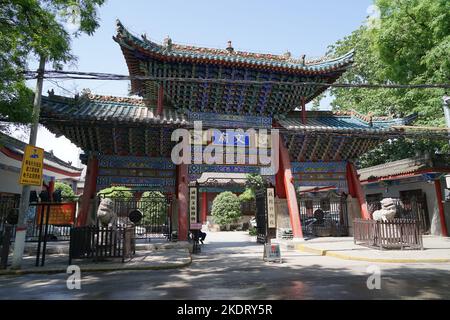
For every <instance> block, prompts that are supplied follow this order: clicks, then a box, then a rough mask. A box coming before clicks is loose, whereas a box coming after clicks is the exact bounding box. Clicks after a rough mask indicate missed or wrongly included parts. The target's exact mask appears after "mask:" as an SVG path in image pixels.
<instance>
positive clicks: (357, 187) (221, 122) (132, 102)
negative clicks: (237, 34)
mask: <svg viewBox="0 0 450 320" xmlns="http://www.w3.org/2000/svg"><path fill="white" fill-rule="evenodd" d="M114 40H115V41H116V42H117V43H118V44H119V46H120V48H121V50H122V52H123V55H124V57H125V61H126V63H127V65H128V69H129V73H130V76H131V78H132V80H131V91H132V93H133V94H134V95H137V96H140V97H141V98H121V97H111V96H98V95H93V94H91V93H90V92H85V94H83V95H81V96H79V97H75V98H68V97H60V96H56V95H53V94H49V96H47V97H44V98H43V101H42V117H41V121H42V123H43V124H44V125H45V126H46V127H47V128H48V129H49V130H51V131H52V132H54V133H55V134H57V135H64V136H66V137H67V138H68V139H70V140H71V141H72V142H73V143H74V144H76V145H77V146H78V147H80V148H82V149H83V150H84V152H85V155H86V163H87V166H88V169H87V176H86V184H85V188H84V194H83V199H82V206H81V209H80V212H79V218H78V224H79V225H84V224H87V223H89V222H90V217H91V215H90V213H89V212H91V211H92V208H90V203H92V201H91V200H92V199H93V198H94V196H95V195H96V192H97V191H98V190H100V189H102V188H105V187H109V186H112V185H125V186H129V187H133V188H141V190H143V191H144V190H158V191H161V192H164V193H165V194H167V195H171V196H172V197H174V198H176V203H177V205H176V206H174V208H176V209H174V210H173V212H172V219H173V220H174V221H177V223H176V225H177V226H176V227H175V228H176V229H177V230H178V239H180V240H186V239H187V235H188V229H189V219H188V215H189V185H191V184H192V183H197V185H198V186H199V187H200V189H199V198H200V203H201V205H200V208H201V209H200V210H199V212H200V217H199V219H200V220H201V221H200V222H204V221H205V220H206V216H207V214H208V201H209V199H210V197H208V193H210V192H217V191H218V189H221V188H222V189H223V188H227V187H226V186H224V185H221V184H220V183H217V182H218V181H220V179H222V180H224V181H225V180H228V181H230V180H238V179H239V177H241V176H242V175H244V176H245V174H248V173H257V174H261V175H262V176H263V177H265V178H266V179H267V181H269V182H271V183H272V185H273V186H274V188H275V193H276V196H277V203H278V204H279V203H283V202H284V204H285V206H284V207H285V208H286V207H287V209H286V211H287V212H288V214H287V213H286V217H288V219H285V220H286V221H287V225H286V226H287V227H290V228H291V229H292V232H293V236H294V237H295V238H301V237H303V234H302V226H301V221H302V219H301V214H300V212H299V207H300V209H301V208H302V206H301V205H300V206H299V204H300V202H301V197H302V194H304V192H306V191H308V190H331V189H333V190H335V191H337V193H342V192H344V193H345V194H349V195H350V196H351V197H353V198H354V199H355V202H356V203H358V207H359V209H360V213H361V215H362V216H363V217H365V218H368V217H369V212H368V210H367V205H366V201H365V197H364V193H363V191H362V188H361V184H360V182H359V179H358V177H357V173H356V170H355V166H354V164H353V160H354V159H356V158H357V157H358V156H360V155H361V154H363V153H365V152H367V151H368V150H370V149H371V148H374V147H375V146H376V145H378V144H379V143H381V142H382V141H384V140H386V139H387V138H388V137H390V136H391V135H392V134H399V132H401V129H398V128H394V127H393V126H394V125H402V124H407V123H409V122H410V121H412V120H413V118H414V117H407V118H404V119H392V118H385V117H384V118H376V117H368V116H364V115H360V114H358V113H356V112H348V113H344V112H341V113H334V112H329V111H306V109H305V105H306V103H308V102H310V101H311V100H312V99H314V98H315V97H317V96H318V95H319V94H321V93H322V92H323V91H324V90H326V88H327V85H329V84H332V83H333V82H335V81H336V80H337V79H338V78H339V77H340V76H341V75H342V74H343V73H344V72H345V71H346V70H347V69H348V68H349V67H350V66H351V64H352V57H353V53H352V52H349V53H348V54H346V55H344V56H342V57H338V58H333V59H326V58H324V59H319V60H316V61H307V60H305V58H304V57H302V58H300V59H295V58H293V57H292V56H291V54H290V53H286V54H284V55H272V54H257V53H250V52H241V51H236V50H235V49H234V48H233V47H232V44H231V42H229V43H228V47H227V48H226V49H209V48H201V47H193V46H183V45H178V44H175V43H172V41H171V39H169V38H167V39H166V40H165V41H164V43H163V44H162V45H161V44H157V43H154V42H152V41H150V40H148V39H147V38H146V36H145V35H144V36H142V37H141V38H138V37H136V36H134V35H132V34H131V33H129V32H128V31H127V30H126V29H125V28H124V27H123V25H122V24H121V23H120V22H118V24H117V34H116V36H115V37H114ZM317 83H320V84H322V85H317ZM196 120H201V121H202V125H203V129H204V130H206V129H209V128H216V129H218V130H219V132H224V131H223V130H225V129H227V128H241V129H243V130H247V129H249V128H253V129H256V130H257V129H274V128H276V129H278V130H279V132H280V135H279V140H278V142H279V144H280V148H279V150H278V151H276V153H277V154H275V155H274V156H275V157H276V158H277V159H279V160H280V161H279V162H280V170H278V171H276V170H271V168H270V167H268V166H267V165H265V164H261V163H256V164H248V163H246V164H240V163H237V162H236V163H232V164H230V163H227V164H221V165H216V164H206V163H203V162H202V163H194V164H186V163H182V164H179V165H176V164H174V163H173V162H172V160H171V151H172V149H173V147H174V146H175V144H176V142H174V141H171V135H172V132H173V131H174V130H175V129H177V128H186V129H192V128H193V126H194V121H196ZM222 138H223V136H222ZM217 139H219V138H217V137H216V136H215V134H213V135H212V137H206V138H201V139H200V140H201V142H200V146H199V148H197V149H195V148H193V151H194V155H193V157H195V155H196V153H199V152H201V151H202V150H204V148H206V147H207V146H208V145H210V144H211V143H216V142H218V140H217ZM260 140H261V139H254V137H246V138H245V139H244V140H243V141H244V143H243V144H242V145H239V144H237V145H236V143H233V142H231V143H230V144H228V143H226V142H225V144H224V146H225V151H224V152H225V153H227V152H229V151H227V148H229V147H230V146H231V148H232V150H231V151H232V152H236V150H237V153H239V152H241V153H242V154H244V155H245V156H244V157H245V158H246V159H248V158H249V151H246V150H248V148H246V147H249V146H251V145H254V146H258V147H265V148H267V149H271V144H270V143H269V144H268V145H266V146H264V142H261V141H260ZM272 140H273V139H272ZM233 141H234V140H233ZM234 142H235V141H234ZM272 142H273V141H272ZM197 147H198V146H197ZM273 150H275V149H273ZM214 182H215V183H214ZM280 199H281V200H280ZM283 199H285V200H283ZM91 207H92V206H91ZM282 207H283V206H282V205H281V206H277V210H278V211H279V208H282ZM277 214H278V215H280V216H281V215H282V213H281V212H277ZM277 226H278V227H281V226H280V225H277Z"/></svg>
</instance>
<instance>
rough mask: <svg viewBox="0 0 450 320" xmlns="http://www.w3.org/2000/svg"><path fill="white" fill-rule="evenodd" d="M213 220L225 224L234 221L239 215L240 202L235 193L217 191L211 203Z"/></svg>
mask: <svg viewBox="0 0 450 320" xmlns="http://www.w3.org/2000/svg"><path fill="white" fill-rule="evenodd" d="M211 214H212V216H213V217H214V221H215V222H216V223H217V224H219V225H221V226H225V225H227V224H230V223H234V222H236V221H237V220H238V219H239V218H240V217H241V202H240V201H239V198H238V196H237V195H235V194H234V193H232V192H230V191H225V192H222V193H219V194H218V195H217V197H215V198H214V201H213V205H212V212H211Z"/></svg>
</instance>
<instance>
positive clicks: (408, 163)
mask: <svg viewBox="0 0 450 320" xmlns="http://www.w3.org/2000/svg"><path fill="white" fill-rule="evenodd" d="M425 170H426V171H429V172H449V171H450V163H449V156H448V155H432V156H428V157H427V156H419V157H414V158H406V159H401V160H397V161H392V162H388V163H384V164H380V165H377V166H372V167H368V168H364V169H359V170H358V174H359V175H360V177H359V179H360V180H361V181H367V180H371V179H383V178H390V177H395V176H403V175H411V174H420V173H421V172H423V171H425Z"/></svg>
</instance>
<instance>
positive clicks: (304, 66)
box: [114, 21, 353, 73]
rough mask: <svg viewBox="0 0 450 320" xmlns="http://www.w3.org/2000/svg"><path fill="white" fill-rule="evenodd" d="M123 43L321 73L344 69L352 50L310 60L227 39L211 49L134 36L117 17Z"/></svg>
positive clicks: (152, 51) (170, 54) (179, 55)
mask: <svg viewBox="0 0 450 320" xmlns="http://www.w3.org/2000/svg"><path fill="white" fill-rule="evenodd" d="M114 40H115V41H117V42H118V43H119V44H120V45H122V46H124V47H134V48H135V49H140V50H141V52H142V53H144V54H149V55H151V56H154V55H159V56H160V57H165V58H168V59H181V60H183V59H184V60H185V59H199V60H204V61H208V62H213V61H217V62H223V63H233V64H244V65H246V66H255V67H269V68H280V69H288V70H291V71H293V72H305V73H325V72H330V71H335V70H339V69H345V68H346V67H347V66H348V65H350V64H351V63H352V62H353V51H350V52H348V53H347V54H345V55H343V56H341V57H338V58H326V57H324V58H321V59H317V60H314V61H305V60H304V59H302V58H301V59H294V58H292V57H291V55H290V53H286V54H283V55H274V54H264V53H254V52H245V51H235V50H234V49H233V48H232V47H231V42H229V46H228V48H227V49H213V48H205V47H196V46H186V45H180V44H173V43H172V42H171V40H170V39H166V43H165V44H163V45H161V44H157V43H155V42H153V41H150V40H148V39H147V37H146V36H145V35H143V36H142V38H141V39H140V38H138V37H136V36H134V35H132V34H131V33H130V32H129V31H128V30H127V29H126V28H125V27H124V26H123V25H122V23H121V22H120V21H117V35H116V37H114Z"/></svg>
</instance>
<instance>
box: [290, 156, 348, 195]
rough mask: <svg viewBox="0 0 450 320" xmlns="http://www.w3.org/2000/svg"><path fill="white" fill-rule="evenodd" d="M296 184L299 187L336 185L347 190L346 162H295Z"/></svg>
mask: <svg viewBox="0 0 450 320" xmlns="http://www.w3.org/2000/svg"><path fill="white" fill-rule="evenodd" d="M291 165H292V174H293V176H294V185H295V187H296V188H299V187H318V188H321V187H330V186H332V187H335V188H337V190H338V192H347V191H348V186H347V178H346V162H344V161H342V162H293V163H292V164H291Z"/></svg>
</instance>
